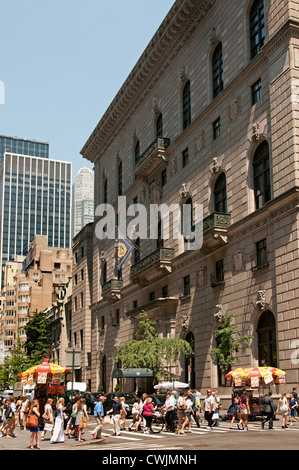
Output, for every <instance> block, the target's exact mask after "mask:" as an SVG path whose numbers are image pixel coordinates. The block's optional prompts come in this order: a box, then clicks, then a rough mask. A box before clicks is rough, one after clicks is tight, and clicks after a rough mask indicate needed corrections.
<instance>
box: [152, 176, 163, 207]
mask: <svg viewBox="0 0 299 470" xmlns="http://www.w3.org/2000/svg"><path fill="white" fill-rule="evenodd" d="M150 200H151V203H152V204H160V202H161V188H160V185H159V184H158V183H157V182H156V181H153V182H152V183H151V185H150Z"/></svg>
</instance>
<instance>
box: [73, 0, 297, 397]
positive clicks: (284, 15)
mask: <svg viewBox="0 0 299 470" xmlns="http://www.w3.org/2000/svg"><path fill="white" fill-rule="evenodd" d="M298 8H299V6H298V2H296V1H291V0H290V1H285V2H279V1H276V0H255V1H254V0H238V1H237V0H231V1H230V2H226V1H221V0H206V1H202V0H197V1H194V0H177V1H176V2H175V3H174V5H173V7H172V8H171V10H170V11H169V13H168V15H167V17H166V18H165V20H164V21H163V23H162V24H161V26H160V28H159V29H158V31H157V32H156V34H155V35H154V37H153V39H152V40H151V42H150V43H149V45H148V47H147V48H146V49H145V51H144V53H143V54H142V56H141V57H140V59H139V61H138V62H137V64H136V66H135V67H134V69H133V70H132V72H131V73H130V75H129V76H128V78H127V80H126V81H125V82H124V84H123V86H122V88H121V89H120V91H119V92H118V94H117V95H116V97H115V99H114V100H113V101H112V103H111V105H110V107H109V108H108V110H107V111H106V113H105V114H104V116H103V117H102V119H101V121H100V122H99V124H98V125H97V127H96V128H95V129H94V131H93V132H92V134H91V136H90V137H89V139H88V141H87V142H86V144H85V146H84V147H83V149H82V151H81V153H82V155H83V156H84V157H85V158H86V159H88V160H90V161H91V162H93V163H94V171H95V210H96V213H95V235H94V238H93V263H92V265H93V271H92V299H91V327H90V328H91V363H92V369H91V376H90V380H91V389H92V390H94V391H96V389H98V387H99V386H100V385H103V386H104V389H105V391H106V392H108V391H110V390H111V388H112V387H113V385H114V384H113V383H112V370H113V368H114V366H115V365H114V364H113V362H112V360H111V357H112V356H113V354H114V352H115V351H116V350H117V348H118V347H119V345H120V344H122V343H123V342H124V341H126V340H128V339H132V338H133V337H134V336H133V335H134V332H135V330H136V319H137V315H138V313H139V312H140V311H141V310H145V311H146V312H147V313H148V315H149V316H150V317H151V318H152V319H154V320H155V321H156V322H157V327H158V333H159V334H160V335H163V336H169V337H174V336H176V337H180V338H184V339H187V340H188V341H190V342H191V343H192V345H193V348H194V357H193V358H191V360H190V362H188V361H185V360H184V359H183V358H182V359H181V361H179V362H178V363H177V364H173V366H172V370H171V372H173V373H175V375H176V376H177V377H178V378H180V379H182V380H185V381H186V380H189V382H190V384H191V385H192V386H196V387H197V388H200V389H201V388H202V389H205V388H206V387H216V386H218V387H219V386H221V385H222V384H223V377H221V374H220V373H219V371H218V368H217V364H215V363H214V362H213V360H212V358H211V355H210V351H211V348H212V347H213V346H215V345H216V341H215V335H214V333H215V329H216V328H217V327H218V325H219V322H221V320H222V318H223V316H224V315H225V314H230V313H232V314H233V315H234V322H235V324H236V325H237V327H238V330H239V331H240V332H241V333H243V334H250V335H252V342H251V345H250V347H249V348H241V350H240V351H239V356H240V359H241V363H240V365H243V366H252V367H254V366H257V365H263V364H266V365H276V366H278V367H279V368H281V369H283V370H285V371H286V372H287V383H288V387H289V384H295V383H298V379H299V377H298V365H297V362H298V360H297V347H298V345H297V341H298V340H297V338H298V332H299V318H298V308H299V295H298V287H299V266H298V255H299V250H298V248H299V246H298V242H299V240H298V199H299V196H298V176H299V175H298V102H299V98H298V97H299V94H298V90H299V87H298V83H299V81H298V75H299V53H298V51H299V23H298ZM120 195H122V196H125V197H126V204H127V205H126V207H129V206H130V205H131V204H136V203H141V204H143V205H144V206H145V207H146V209H147V214H150V204H162V203H164V204H167V205H168V206H169V205H171V204H178V205H179V207H180V208H183V207H184V206H185V205H189V204H191V206H192V209H193V210H194V208H195V206H196V205H199V204H201V205H202V209H203V218H204V221H203V243H202V246H201V248H200V249H197V250H192V249H190V245H189V243H188V242H186V240H184V237H183V236H181V237H180V238H179V239H174V238H173V237H172V236H170V237H169V238H167V239H164V240H163V241H162V240H161V239H160V238H158V239H155V240H153V239H150V224H149V221H148V220H147V221H146V220H142V221H141V223H139V225H138V223H137V222H140V220H141V219H138V220H135V223H134V221H133V222H132V226H134V225H135V227H133V229H132V230H131V232H130V236H131V238H132V239H133V240H134V243H135V244H136V245H137V246H139V247H140V251H139V250H135V251H134V252H133V254H132V256H131V259H130V260H129V261H127V262H126V264H125V265H124V267H123V269H122V272H121V275H120V273H119V272H118V270H117V267H116V256H115V240H110V239H106V240H99V239H98V236H97V227H99V223H101V214H100V211H99V209H98V207H99V206H100V205H101V204H103V203H108V204H110V205H111V206H112V207H113V208H114V209H115V210H117V206H118V197H119V196H120ZM123 213H124V210H123V209H122V211H121V212H120V214H118V221H117V224H116V225H119V224H120V221H119V218H121V216H122V214H123ZM131 219H132V217H131ZM146 222H147V237H146V238H142V237H141V236H140V232H141V228H144V226H145V223H146ZM175 222H176V221H175V217H174V216H170V218H169V221H168V222H165V221H164V228H165V227H169V229H170V233H173V229H174V223H175ZM140 225H142V227H140ZM134 229H135V233H134ZM157 231H158V233H159V222H158V227H157ZM116 238H117V233H116ZM188 371H189V373H188ZM131 386H132V384H130V383H129V384H127V388H130V387H131ZM280 387H281V389H282V388H283V386H280Z"/></svg>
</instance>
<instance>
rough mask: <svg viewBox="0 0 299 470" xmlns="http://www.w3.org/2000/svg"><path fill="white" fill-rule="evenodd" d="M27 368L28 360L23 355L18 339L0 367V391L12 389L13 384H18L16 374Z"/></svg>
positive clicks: (18, 379)
mask: <svg viewBox="0 0 299 470" xmlns="http://www.w3.org/2000/svg"><path fill="white" fill-rule="evenodd" d="M28 367H29V365H28V360H27V358H26V356H25V354H24V349H23V347H22V343H21V340H20V338H18V339H17V344H16V345H15V347H14V348H13V350H12V354H11V355H10V356H6V357H5V359H4V364H3V365H1V366H0V389H5V388H7V387H12V386H13V385H14V383H15V382H19V381H20V378H19V377H18V374H19V373H20V372H24V370H26V369H27V368H28Z"/></svg>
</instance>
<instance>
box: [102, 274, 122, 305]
mask: <svg viewBox="0 0 299 470" xmlns="http://www.w3.org/2000/svg"><path fill="white" fill-rule="evenodd" d="M122 287H123V281H122V280H121V279H110V281H108V282H106V283H105V284H104V285H103V287H102V297H103V299H104V300H106V301H107V302H117V301H118V300H120V299H121V289H122Z"/></svg>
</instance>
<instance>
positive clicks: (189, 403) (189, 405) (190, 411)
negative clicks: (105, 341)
mask: <svg viewBox="0 0 299 470" xmlns="http://www.w3.org/2000/svg"><path fill="white" fill-rule="evenodd" d="M185 403H186V409H185V414H186V420H185V422H184V423H183V426H182V430H181V431H182V432H180V434H185V433H184V429H185V427H186V426H187V424H188V427H189V432H192V431H191V422H192V421H191V417H192V415H193V409H192V406H193V403H192V400H191V398H190V397H189V396H188V395H187V399H186V402H185Z"/></svg>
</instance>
